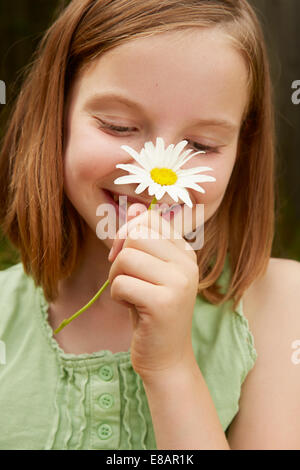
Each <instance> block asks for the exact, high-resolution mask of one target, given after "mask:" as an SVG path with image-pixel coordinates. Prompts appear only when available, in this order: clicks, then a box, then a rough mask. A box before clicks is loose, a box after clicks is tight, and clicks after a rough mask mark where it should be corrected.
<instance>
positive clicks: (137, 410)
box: [0, 257, 257, 450]
mask: <svg viewBox="0 0 300 470" xmlns="http://www.w3.org/2000/svg"><path fill="white" fill-rule="evenodd" d="M229 274H230V272H229V261H228V257H227V258H226V264H225V266H224V270H223V272H222V274H221V276H220V278H219V281H218V282H219V283H220V284H221V286H222V288H223V287H224V288H225V287H226V283H227V282H228V279H229V277H228V276H229ZM232 303H233V301H230V302H227V303H224V304H223V305H219V306H215V305H212V304H210V303H209V302H207V301H206V300H204V299H203V298H202V297H201V296H200V295H198V296H197V298H196V302H195V308H194V317H193V327H192V342H193V348H194V353H195V357H196V360H197V363H198V365H199V368H200V370H201V372H202V374H203V377H204V379H205V381H206V383H207V386H208V388H209V391H210V393H211V396H212V399H213V401H214V404H215V407H216V410H217V413H218V416H219V419H220V422H221V424H222V427H223V430H224V432H226V430H227V428H228V426H229V424H230V423H231V421H232V420H233V418H234V416H235V415H236V413H237V412H238V409H239V397H240V392H241V385H242V383H243V381H244V380H245V378H246V376H247V374H248V372H249V371H250V370H251V369H252V367H253V366H254V363H255V360H256V358H257V353H256V351H255V347H254V340H253V336H252V334H251V332H250V331H249V325H248V321H247V319H246V318H245V317H244V315H243V310H242V301H241V302H240V303H239V305H238V307H237V309H236V310H233V309H232ZM47 311H48V305H47V302H46V300H45V298H44V295H43V290H42V288H41V287H36V286H35V285H34V282H33V280H32V278H31V277H28V276H26V275H25V273H24V271H23V265H22V263H19V264H16V265H14V266H12V267H10V268H8V269H6V270H3V271H0V384H1V387H0V408H1V412H0V429H1V432H0V449H21V450H23V449H33V450H39V449H90V450H92V449H113V450H118V449H124V450H130V449H150V450H155V449H157V447H156V441H155V435H154V430H153V425H152V420H151V414H150V411H149V406H148V401H147V396H146V394H145V390H144V387H143V382H142V380H141V378H140V376H139V375H138V374H137V373H136V372H135V371H134V369H133V367H132V364H131V360H130V350H129V351H126V352H125V351H124V352H118V353H112V352H111V351H108V350H104V351H99V352H95V353H93V354H79V355H76V354H70V353H65V352H64V351H63V350H62V349H61V348H60V347H59V345H58V343H57V342H56V340H55V339H54V338H53V331H52V328H51V327H50V325H49V323H48V320H47V315H48V314H47ZM178 406H179V407H180V402H178Z"/></svg>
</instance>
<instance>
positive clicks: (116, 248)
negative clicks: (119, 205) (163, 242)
mask: <svg viewBox="0 0 300 470" xmlns="http://www.w3.org/2000/svg"><path fill="white" fill-rule="evenodd" d="M131 207H132V206H131ZM138 225H140V226H141V225H144V226H146V227H149V228H152V229H153V230H154V231H156V232H157V233H158V234H159V235H160V237H159V238H160V239H161V238H167V239H169V240H170V241H171V242H172V243H174V244H175V245H176V246H177V247H178V248H179V249H181V250H184V251H185V253H186V255H187V256H189V257H190V259H191V260H193V261H195V257H196V255H195V253H194V251H193V250H191V247H190V245H189V244H188V243H187V242H186V241H185V240H184V239H183V238H182V236H181V235H180V233H179V232H177V231H176V230H175V229H174V228H173V227H172V226H171V224H170V223H169V222H168V221H166V220H164V219H163V218H162V217H161V215H160V214H159V213H158V211H155V210H154V211H153V210H151V211H145V212H143V213H142V214H140V215H138V216H137V217H134V218H133V219H132V220H130V221H128V222H127V223H126V224H124V225H123V226H122V227H121V228H120V229H119V231H118V232H117V235H116V238H115V240H114V242H113V245H112V252H111V255H110V256H109V260H110V261H111V262H113V261H114V259H115V258H116V256H117V255H118V253H119V252H120V251H121V249H122V247H123V245H124V242H125V239H126V237H127V236H128V233H129V232H130V231H131V230H132V229H133V228H134V227H137V226H138Z"/></svg>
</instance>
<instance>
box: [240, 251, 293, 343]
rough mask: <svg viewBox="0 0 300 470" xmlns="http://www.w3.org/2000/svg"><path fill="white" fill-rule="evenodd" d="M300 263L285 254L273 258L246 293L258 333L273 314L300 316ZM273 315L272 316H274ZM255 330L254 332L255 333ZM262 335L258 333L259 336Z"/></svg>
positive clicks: (245, 300) (245, 302)
mask: <svg viewBox="0 0 300 470" xmlns="http://www.w3.org/2000/svg"><path fill="white" fill-rule="evenodd" d="M299 300H300V263H299V262H298V261H294V260H290V259H281V258H270V260H269V263H268V267H267V270H266V273H265V274H264V276H263V277H261V278H259V279H256V280H255V281H254V282H253V284H252V285H251V286H250V288H248V290H247V291H246V292H245V294H244V296H243V305H244V314H245V316H246V317H247V318H248V320H249V323H251V326H252V328H253V330H254V331H255V332H256V336H257V335H258V336H259V335H260V333H261V328H260V326H262V325H263V324H264V322H267V323H269V322H270V320H271V318H272V319H275V316H277V318H278V319H279V318H281V320H282V321H284V320H287V319H288V317H287V314H288V313H289V320H291V317H290V315H292V316H293V317H294V320H295V321H297V319H299V320H300V316H299ZM270 316H271V318H270ZM254 331H253V333H254ZM257 339H258V337H257Z"/></svg>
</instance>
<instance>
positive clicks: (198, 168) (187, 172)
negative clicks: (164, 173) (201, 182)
mask: <svg viewBox="0 0 300 470" xmlns="http://www.w3.org/2000/svg"><path fill="white" fill-rule="evenodd" d="M203 171H214V170H213V169H212V168H210V167H209V166H195V167H194V168H188V169H186V170H182V169H181V170H178V172H177V174H178V175H193V174H195V173H201V172H203Z"/></svg>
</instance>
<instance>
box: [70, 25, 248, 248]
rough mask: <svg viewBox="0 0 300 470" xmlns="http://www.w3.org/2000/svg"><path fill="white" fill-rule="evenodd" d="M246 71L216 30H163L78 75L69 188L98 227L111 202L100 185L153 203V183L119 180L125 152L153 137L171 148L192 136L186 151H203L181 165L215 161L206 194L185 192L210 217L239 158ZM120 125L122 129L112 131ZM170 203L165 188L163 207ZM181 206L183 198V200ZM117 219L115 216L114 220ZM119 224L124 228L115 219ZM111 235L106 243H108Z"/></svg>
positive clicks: (75, 201) (72, 114) (72, 112)
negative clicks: (140, 186)
mask: <svg viewBox="0 0 300 470" xmlns="http://www.w3.org/2000/svg"><path fill="white" fill-rule="evenodd" d="M247 100H248V92H247V69H246V65H245V62H244V59H243V58H242V56H241V54H240V53H239V52H238V51H236V50H235V49H234V48H233V46H232V45H231V43H230V40H229V39H227V37H226V36H225V34H224V33H223V32H222V31H221V30H218V29H216V28H214V29H206V30H205V29H199V30H193V31H183V32H182V31H181V32H178V31H177V32H167V33H163V34H160V35H155V36H152V37H146V38H139V39H134V40H131V41H129V42H128V43H126V44H124V45H121V46H119V47H117V48H115V49H112V50H111V51H108V52H107V53H106V54H104V55H103V56H102V57H100V58H99V59H95V60H94V61H93V62H92V63H91V64H89V66H88V67H87V68H86V69H85V70H84V71H83V72H82V73H81V74H80V75H79V76H78V78H77V79H76V80H75V82H74V84H73V87H72V89H71V90H70V93H69V97H68V102H67V106H66V114H65V117H66V120H65V132H66V135H65V153H64V185H65V192H66V195H67V196H68V198H69V199H70V201H71V202H72V204H73V205H74V207H75V208H76V210H77V211H78V212H79V214H80V215H81V216H82V217H83V219H84V220H85V222H86V223H87V225H88V227H89V228H90V229H91V230H92V231H93V233H96V226H97V224H98V222H99V220H100V219H99V216H97V215H96V209H97V207H98V206H99V205H100V204H104V203H108V199H107V196H106V193H105V192H104V189H106V190H109V191H113V192H116V193H118V194H123V195H128V196H134V197H136V198H137V199H139V200H141V201H142V202H144V204H145V205H146V206H147V207H148V206H149V203H150V202H151V200H152V197H151V196H149V195H148V191H147V189H146V190H145V191H144V192H143V193H141V194H139V195H136V194H135V189H136V187H137V184H127V185H114V180H115V179H116V178H117V177H119V176H124V175H127V174H128V173H127V172H125V171H123V170H120V169H116V164H118V163H133V164H135V165H138V164H137V163H136V161H135V160H134V159H132V157H131V156H130V155H129V154H128V153H127V152H125V151H124V150H122V149H121V145H129V146H130V147H132V148H134V149H135V150H136V151H138V152H140V151H141V149H142V148H143V146H144V143H145V142H147V141H152V142H153V143H154V144H155V143H156V137H163V139H164V141H165V145H166V146H168V145H169V144H171V143H173V144H176V143H178V142H179V141H181V140H184V139H185V140H188V141H189V144H188V146H186V147H185V149H184V150H187V149H188V148H193V149H194V151H195V152H196V151H198V150H206V154H198V155H196V156H195V157H193V158H192V159H190V160H189V161H188V162H187V163H186V164H185V165H184V166H183V167H182V168H183V169H187V168H191V167H194V166H209V167H211V168H212V169H213V171H209V172H204V174H207V175H210V176H214V177H215V178H216V181H215V182H207V183H201V186H202V187H203V188H204V189H205V194H203V193H199V192H197V191H195V190H192V189H188V191H189V194H190V198H191V200H192V202H193V204H204V217H205V219H204V221H207V220H208V219H209V218H210V217H211V216H212V215H213V214H214V213H215V212H216V210H217V209H218V207H219V205H220V203H221V201H222V199H223V197H224V194H225V191H226V187H227V185H228V182H229V179H230V175H231V173H232V170H233V167H234V163H235V160H236V154H237V146H238V139H239V131H240V127H241V123H242V118H243V113H244V111H245V107H246V105H247ZM111 126H116V129H113V128H111ZM162 202H166V203H167V204H172V203H173V202H174V201H173V200H172V199H171V198H170V197H169V196H168V194H165V196H164V197H163V198H162V199H161V200H160V201H159V203H162ZM180 202H182V201H180ZM117 221H118V218H117ZM117 229H118V224H117ZM112 241H113V240H109V239H106V240H104V243H105V244H106V245H107V246H108V247H111V245H112Z"/></svg>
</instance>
